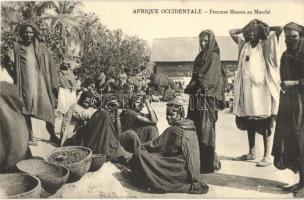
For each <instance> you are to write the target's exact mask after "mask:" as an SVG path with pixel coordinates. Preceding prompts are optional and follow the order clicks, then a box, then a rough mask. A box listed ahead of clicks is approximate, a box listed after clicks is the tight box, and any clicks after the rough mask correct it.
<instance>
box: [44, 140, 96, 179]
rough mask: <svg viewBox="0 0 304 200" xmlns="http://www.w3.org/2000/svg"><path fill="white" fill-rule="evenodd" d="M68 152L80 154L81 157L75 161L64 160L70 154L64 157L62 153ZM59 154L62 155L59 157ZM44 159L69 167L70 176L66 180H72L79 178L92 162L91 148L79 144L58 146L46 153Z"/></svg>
mask: <svg viewBox="0 0 304 200" xmlns="http://www.w3.org/2000/svg"><path fill="white" fill-rule="evenodd" d="M69 152H73V153H77V154H78V153H79V154H82V155H81V156H82V157H83V158H82V159H81V160H78V161H75V162H65V161H66V160H68V158H71V157H70V156H67V157H64V155H68V154H69ZM57 155H58V156H59V157H58V156H57ZM60 155H63V157H62V158H60ZM56 156H57V157H56ZM55 157H56V159H55ZM46 161H47V162H50V163H53V164H56V165H59V166H64V167H66V168H67V169H69V170H70V176H69V179H68V181H70V182H73V181H77V180H79V179H80V178H81V177H82V176H83V175H84V174H85V173H87V172H88V171H89V169H90V166H91V163H92V150H91V149H89V148H86V147H81V146H68V147H60V148H58V149H56V150H54V151H53V152H52V153H51V154H50V155H48V156H47V157H46Z"/></svg>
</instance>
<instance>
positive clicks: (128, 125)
mask: <svg viewBox="0 0 304 200" xmlns="http://www.w3.org/2000/svg"><path fill="white" fill-rule="evenodd" d="M129 104H130V108H128V109H126V110H124V111H123V112H122V113H121V115H120V118H121V130H122V132H125V131H128V130H133V131H135V132H136V133H137V136H138V138H139V140H140V141H141V142H142V143H144V142H147V141H150V140H152V139H154V138H156V137H158V136H159V133H158V129H157V127H156V123H157V116H156V114H155V112H154V110H153V108H152V106H151V104H150V102H149V99H148V98H144V97H143V96H142V95H134V96H133V97H132V98H131V100H130V103H129ZM144 105H145V106H146V107H147V110H148V114H144V113H142V112H141V111H142V110H143V108H144ZM120 140H123V138H121V139H120Z"/></svg>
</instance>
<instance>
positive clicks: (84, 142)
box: [0, 19, 304, 197]
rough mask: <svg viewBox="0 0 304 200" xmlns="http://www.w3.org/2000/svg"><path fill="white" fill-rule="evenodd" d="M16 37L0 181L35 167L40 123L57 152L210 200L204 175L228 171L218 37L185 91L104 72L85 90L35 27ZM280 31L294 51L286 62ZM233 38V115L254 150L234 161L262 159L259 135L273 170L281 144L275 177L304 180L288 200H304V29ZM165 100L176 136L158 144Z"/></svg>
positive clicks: (8, 63)
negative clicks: (58, 120)
mask: <svg viewBox="0 0 304 200" xmlns="http://www.w3.org/2000/svg"><path fill="white" fill-rule="evenodd" d="M18 30H19V35H20V39H21V40H20V42H19V43H16V44H15V46H14V48H13V49H12V51H11V52H9V53H8V54H7V55H6V57H5V59H4V60H3V64H2V65H4V67H5V68H6V70H7V71H8V73H9V74H10V75H11V77H12V79H13V84H8V83H6V82H3V81H1V82H0V88H1V95H0V102H1V104H2V106H1V107H0V114H1V124H0V125H1V126H0V128H1V135H0V136H1V137H0V139H1V141H2V143H3V141H4V138H8V137H10V138H11V139H10V140H7V142H8V143H6V144H4V143H3V144H2V145H0V148H3V149H2V150H1V151H0V161H1V163H0V171H9V170H12V168H14V165H15V164H16V162H17V161H19V160H22V159H26V158H29V157H31V153H30V150H29V146H28V144H29V145H37V143H36V142H37V141H36V138H35V137H34V135H33V130H32V124H31V118H37V119H40V120H43V121H45V122H46V129H47V131H48V133H49V135H50V142H52V143H54V144H56V145H58V146H67V145H79V146H85V147H89V148H90V149H92V151H93V153H100V154H105V155H106V157H107V159H108V160H109V161H111V162H114V163H120V164H122V165H124V166H125V167H126V168H128V169H129V170H130V173H131V180H132V182H133V183H134V184H135V185H137V186H138V187H143V188H144V189H146V190H148V191H154V192H183V193H185V192H188V193H192V194H204V193H207V192H208V188H209V187H208V185H207V184H205V183H204V182H203V181H202V180H201V179H200V178H199V174H200V173H213V172H216V171H218V170H220V169H221V162H220V160H219V157H218V155H217V153H216V129H215V127H216V122H217V121H218V120H221V119H218V111H219V110H221V109H224V108H225V107H226V102H225V101H226V99H225V93H227V88H229V86H228V83H227V76H226V73H225V70H224V69H223V65H222V64H221V61H220V49H219V46H218V44H217V41H216V39H215V35H214V33H213V31H212V30H204V31H202V32H201V33H200V34H199V45H200V52H199V53H198V55H197V57H196V58H195V60H194V67H193V73H192V78H191V80H190V82H189V84H188V85H187V86H186V87H185V84H184V83H182V82H181V81H176V82H174V81H173V80H172V79H170V78H168V77H167V76H164V75H163V74H161V73H158V72H157V70H156V68H155V71H154V73H153V74H152V75H151V76H150V77H145V76H130V75H129V74H127V73H125V72H121V73H119V74H118V75H117V76H116V77H112V76H109V75H108V74H107V73H106V72H103V71H101V72H100V73H99V74H96V77H94V78H93V79H92V80H81V79H80V77H76V76H75V75H74V73H73V69H71V66H70V65H69V63H68V62H62V63H60V68H58V69H60V70H59V71H56V67H54V66H56V64H55V63H54V61H53V58H52V56H51V54H50V52H49V50H48V49H47V48H46V47H45V46H44V44H42V43H40V42H39V41H38V40H37V38H36V34H37V32H38V29H37V27H36V26H35V24H33V23H30V22H25V23H23V24H21V25H20V27H19V29H18ZM282 31H284V34H285V43H286V47H287V49H286V51H285V52H284V53H283V55H282V57H281V58H280V57H279V49H278V40H279V36H280V34H281V33H282ZM230 35H231V37H232V39H233V40H234V41H235V42H237V43H238V45H239V60H238V69H237V72H236V76H235V82H234V86H233V90H234V99H233V104H234V105H233V110H232V112H233V114H234V115H235V116H236V126H237V127H238V128H239V129H241V130H245V131H246V132H247V135H248V144H249V153H248V154H245V155H242V156H240V157H237V158H235V160H238V161H248V160H254V159H256V154H255V135H256V133H260V134H261V135H262V136H263V140H264V156H263V158H262V160H261V161H260V162H258V163H257V166H259V167H266V166H269V165H271V164H272V163H271V159H270V154H271V146H270V142H271V141H270V138H271V137H270V136H271V135H272V134H274V143H273V148H272V155H273V156H274V165H275V167H277V168H278V169H285V168H289V169H291V170H293V171H294V172H299V183H298V184H296V185H293V186H291V187H288V188H285V190H287V191H290V192H294V193H295V196H296V197H304V148H303V147H304V139H303V138H304V129H303V127H304V118H303V113H304V110H303V109H304V103H303V98H304V96H303V94H304V90H303V80H304V71H303V70H304V39H303V36H304V27H303V26H301V25H299V24H296V23H293V22H291V23H288V24H287V25H285V26H284V27H283V28H282V27H270V26H268V25H267V24H266V23H264V22H262V21H260V20H256V19H255V20H252V21H250V22H249V23H248V24H247V25H246V26H245V27H244V28H242V29H233V30H230ZM181 92H185V93H186V94H189V95H190V98H189V107H188V112H187V116H186V115H185V110H184V107H183V101H182V100H181V99H180V98H179V97H178V95H177V93H181ZM194 97H195V98H194ZM161 100H162V101H167V104H166V119H167V121H168V124H169V127H168V128H167V129H166V130H165V131H164V132H163V133H161V134H160V133H159V131H158V128H157V123H158V118H157V115H156V113H155V111H154V110H153V108H152V106H151V102H152V101H161ZM55 111H56V113H57V114H55ZM12 117H13V118H14V119H12ZM55 117H62V118H63V122H62V126H61V129H60V138H58V137H57V136H56V134H55V130H54V124H55ZM12 121H13V122H14V123H12ZM276 121H277V124H276ZM16 126H18V129H16ZM20 138H23V139H24V140H22V141H21V142H20V140H19V139H20ZM27 143H28V144H27ZM16 145H17V146H16ZM20 148H22V149H20ZM12 152H14V153H12Z"/></svg>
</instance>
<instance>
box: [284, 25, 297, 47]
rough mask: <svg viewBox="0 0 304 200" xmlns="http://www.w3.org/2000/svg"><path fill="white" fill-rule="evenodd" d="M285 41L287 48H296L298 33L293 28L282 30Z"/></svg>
mask: <svg viewBox="0 0 304 200" xmlns="http://www.w3.org/2000/svg"><path fill="white" fill-rule="evenodd" d="M284 34H285V43H286V46H287V49H290V50H294V49H296V48H297V44H298V41H299V40H300V34H299V32H298V31H295V30H284Z"/></svg>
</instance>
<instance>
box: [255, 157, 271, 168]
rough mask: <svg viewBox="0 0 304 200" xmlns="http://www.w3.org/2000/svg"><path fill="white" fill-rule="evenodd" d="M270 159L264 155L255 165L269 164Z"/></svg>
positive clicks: (265, 165)
mask: <svg viewBox="0 0 304 200" xmlns="http://www.w3.org/2000/svg"><path fill="white" fill-rule="evenodd" d="M271 164H272V163H271V160H270V158H268V157H264V158H263V159H262V160H261V161H260V162H258V164H257V165H256V166H257V167H267V166H269V165H271Z"/></svg>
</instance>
